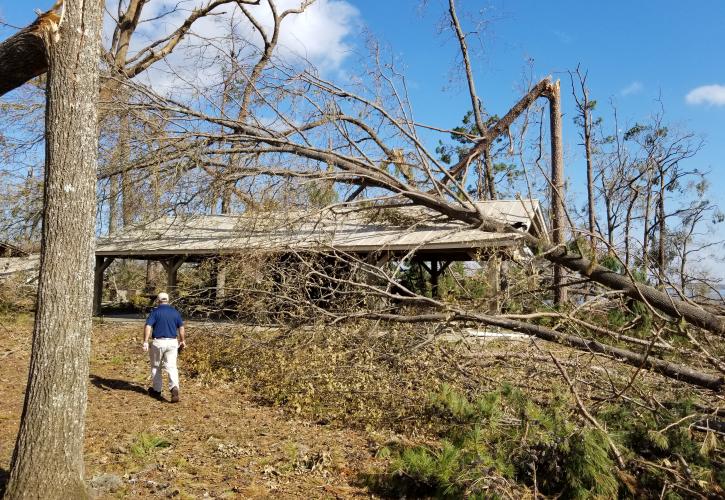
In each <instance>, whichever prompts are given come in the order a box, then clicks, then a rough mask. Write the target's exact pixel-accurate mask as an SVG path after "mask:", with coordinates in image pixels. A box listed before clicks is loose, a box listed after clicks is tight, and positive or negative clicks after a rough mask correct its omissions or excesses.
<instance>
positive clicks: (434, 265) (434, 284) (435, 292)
mask: <svg viewBox="0 0 725 500" xmlns="http://www.w3.org/2000/svg"><path fill="white" fill-rule="evenodd" d="M452 262H453V261H452V260H449V261H443V262H439V261H438V260H431V261H430V267H428V266H426V265H425V262H423V261H420V265H421V266H422V267H423V269H425V270H426V271H428V274H430V295H431V297H432V298H434V299H436V298H438V297H439V289H438V283H439V278H440V276H441V274H443V272H444V271H445V270H446V269H448V266H450V265H451V263H452Z"/></svg>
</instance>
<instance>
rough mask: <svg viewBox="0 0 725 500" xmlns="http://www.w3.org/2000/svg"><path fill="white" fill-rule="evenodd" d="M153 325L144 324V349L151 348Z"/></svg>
mask: <svg viewBox="0 0 725 500" xmlns="http://www.w3.org/2000/svg"><path fill="white" fill-rule="evenodd" d="M151 331H152V328H151V325H146V326H144V329H143V350H144V351H148V350H149V339H150V338H151Z"/></svg>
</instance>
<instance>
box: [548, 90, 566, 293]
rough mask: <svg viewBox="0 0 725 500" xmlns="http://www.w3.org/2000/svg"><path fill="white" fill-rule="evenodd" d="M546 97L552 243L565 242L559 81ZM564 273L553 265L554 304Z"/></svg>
mask: <svg viewBox="0 0 725 500" xmlns="http://www.w3.org/2000/svg"><path fill="white" fill-rule="evenodd" d="M546 97H547V98H548V99H549V123H550V128H551V130H550V134H551V227H552V241H553V242H554V245H563V244H565V241H564V240H565V238H564V228H565V226H566V224H565V222H564V211H565V207H564V146H563V144H562V137H561V135H562V127H561V88H560V86H559V81H556V82H555V83H553V84H551V85H550V86H549V88H548V91H547V94H546ZM565 277H566V273H565V271H564V268H563V267H562V266H561V265H558V264H555V265H554V304H563V303H564V302H566V298H567V293H566V288H565V287H564V279H565Z"/></svg>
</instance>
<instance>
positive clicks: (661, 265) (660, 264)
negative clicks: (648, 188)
mask: <svg viewBox="0 0 725 500" xmlns="http://www.w3.org/2000/svg"><path fill="white" fill-rule="evenodd" d="M657 219H659V220H658V223H659V225H658V229H659V241H658V242H657V243H658V245H657V271H658V280H659V284H660V286H661V287H663V286H665V269H666V267H667V262H666V258H665V241H666V240H667V224H666V220H665V173H664V172H663V171H662V170H661V169H660V196H659V198H658V199H657Z"/></svg>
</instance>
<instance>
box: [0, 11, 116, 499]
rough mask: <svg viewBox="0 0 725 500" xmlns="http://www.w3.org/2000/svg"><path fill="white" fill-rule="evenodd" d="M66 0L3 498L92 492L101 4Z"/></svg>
mask: <svg viewBox="0 0 725 500" xmlns="http://www.w3.org/2000/svg"><path fill="white" fill-rule="evenodd" d="M63 5H64V9H65V11H66V12H65V14H66V15H65V17H64V18H63V16H59V18H58V19H60V21H59V22H60V25H59V26H55V27H53V28H52V29H51V30H50V33H53V36H51V37H50V38H48V40H47V42H48V47H47V49H48V50H47V51H48V61H49V65H48V67H49V73H48V85H47V91H46V118H45V179H44V186H43V188H44V201H45V203H44V206H43V239H42V244H41V253H40V273H39V276H38V300H37V307H36V311H35V326H34V329H33V346H32V351H31V354H30V369H29V376H28V385H27V389H26V392H25V403H24V406H23V414H22V418H21V421H20V430H19V431H18V438H17V441H16V444H15V451H14V453H13V458H12V462H11V465H10V478H9V481H8V485H7V490H6V491H5V497H4V498H5V499H6V500H15V499H21V498H79V499H82V498H87V497H88V492H87V491H86V484H85V482H84V480H83V436H84V425H85V413H86V399H87V392H88V359H89V355H90V347H91V328H92V322H91V319H92V317H91V313H92V309H93V281H94V279H93V278H94V272H93V264H94V253H95V251H94V248H95V225H96V179H95V177H96V170H97V167H98V161H97V159H98V129H97V125H96V124H97V123H98V114H97V102H96V92H97V89H98V82H99V78H98V67H99V65H98V59H99V56H100V48H101V27H102V21H103V5H102V2H89V1H85V0H66V1H65V2H64V3H63ZM41 17H42V16H41ZM56 29H57V30H58V31H57V32H56ZM56 35H57V36H56ZM22 62H26V61H22ZM4 69H5V68H4V67H3V70H4Z"/></svg>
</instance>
